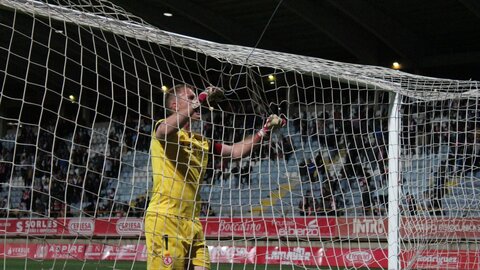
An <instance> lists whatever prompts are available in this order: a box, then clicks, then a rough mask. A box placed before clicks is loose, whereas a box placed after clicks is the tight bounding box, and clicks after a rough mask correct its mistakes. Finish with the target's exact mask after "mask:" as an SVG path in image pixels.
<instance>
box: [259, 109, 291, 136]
mask: <svg viewBox="0 0 480 270" xmlns="http://www.w3.org/2000/svg"><path fill="white" fill-rule="evenodd" d="M286 124H287V120H285V119H283V118H280V117H279V116H278V115H276V114H271V115H270V116H269V117H268V118H267V121H266V122H265V125H263V128H262V129H260V131H258V133H257V134H258V136H260V137H265V136H268V135H270V132H271V131H273V130H275V129H278V128H281V127H283V126H285V125H286Z"/></svg>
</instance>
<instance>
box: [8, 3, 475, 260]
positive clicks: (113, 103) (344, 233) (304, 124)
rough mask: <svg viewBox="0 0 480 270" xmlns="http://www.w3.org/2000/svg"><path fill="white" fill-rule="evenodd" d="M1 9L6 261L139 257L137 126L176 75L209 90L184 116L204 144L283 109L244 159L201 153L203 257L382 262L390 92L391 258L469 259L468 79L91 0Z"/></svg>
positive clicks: (143, 169) (143, 144)
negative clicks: (206, 253) (173, 28)
mask: <svg viewBox="0 0 480 270" xmlns="http://www.w3.org/2000/svg"><path fill="white" fill-rule="evenodd" d="M0 5H1V8H0V12H1V16H0V29H1V33H2V34H1V35H0V59H2V61H0V84H1V85H2V92H1V94H0V123H1V125H0V134H1V138H0V139H1V147H0V150H1V162H0V165H1V167H0V182H1V187H2V190H1V194H0V195H1V198H3V199H2V205H1V208H0V211H1V215H2V216H3V217H5V218H8V219H5V220H3V221H2V222H3V223H2V225H1V229H2V230H4V231H5V234H4V245H3V247H2V246H0V249H2V248H3V251H2V252H3V253H2V254H3V256H4V258H5V259H6V260H4V268H8V265H9V263H10V260H7V258H8V259H11V258H14V257H20V258H21V261H22V265H23V266H24V267H28V266H29V265H35V263H38V262H40V263H41V264H42V265H47V264H48V265H50V264H51V263H52V262H53V263H56V262H58V264H60V265H62V268H64V269H69V267H72V264H73V263H76V262H80V265H83V266H85V265H89V264H92V263H97V264H98V263H105V262H104V260H105V259H107V260H108V261H111V262H112V263H113V265H117V264H118V265H120V264H121V262H122V261H124V260H127V261H129V262H130V264H128V266H129V267H131V268H135V267H144V265H143V264H142V262H143V261H145V259H146V254H145V252H146V251H145V247H144V238H143V234H142V232H143V220H142V219H143V216H144V211H145V209H146V206H147V204H148V200H149V195H150V194H149V192H150V191H151V187H152V179H151V178H152V172H151V160H150V154H149V151H150V137H151V135H150V134H151V131H152V126H153V123H154V120H158V119H161V118H163V117H164V116H165V108H164V107H163V105H162V100H163V91H162V87H164V86H165V87H170V86H173V85H175V84H178V83H188V84H191V85H194V86H196V87H197V88H198V89H205V87H207V86H209V85H215V86H218V87H221V88H222V89H224V90H225V100H223V101H221V102H220V103H218V104H217V105H215V106H214V107H213V110H208V109H207V108H203V107H202V121H201V122H197V123H193V128H194V130H196V131H197V132H199V133H201V134H203V135H204V136H206V137H207V138H210V139H213V140H215V141H223V142H225V143H226V144H231V143H235V142H238V141H241V140H242V139H243V138H245V137H247V136H249V135H252V134H254V133H255V132H256V131H257V130H258V129H259V128H261V126H262V125H263V122H264V121H265V118H266V117H267V116H268V115H270V114H272V113H275V114H278V115H283V116H284V117H286V118H287V119H288V122H287V125H286V126H285V127H283V128H282V129H281V130H280V131H279V132H277V133H275V134H273V135H272V138H271V139H270V140H269V141H265V142H264V143H262V144H261V145H259V146H258V147H257V148H256V149H255V151H253V152H252V154H251V155H249V156H247V157H244V158H242V159H239V160H232V159H229V158H221V157H220V156H217V155H213V156H212V158H211V159H209V161H210V163H209V165H208V170H207V172H206V175H205V179H204V180H203V181H202V184H201V187H200V189H199V193H200V196H201V198H202V216H203V218H202V222H203V226H204V230H205V234H206V237H207V243H208V245H209V249H210V254H211V259H212V263H213V264H215V265H218V266H219V267H226V268H228V269H230V268H231V267H233V265H234V264H243V263H247V264H251V265H254V267H260V266H259V265H263V264H266V265H270V266H272V267H279V266H278V265H282V264H292V265H296V266H301V267H315V266H322V267H327V268H335V267H366V268H386V263H387V258H388V253H387V249H388V242H387V232H388V229H387V220H388V218H395V217H391V216H390V217H389V215H388V211H387V210H388V181H389V177H388V175H389V170H388V167H389V165H388V157H389V148H388V147H389V146H391V144H392V143H391V142H389V136H388V122H389V121H392V119H391V117H389V116H390V114H389V113H390V108H391V99H390V95H392V93H394V94H399V95H401V96H402V99H401V101H402V103H401V106H400V115H401V119H400V122H401V125H400V138H399V145H395V146H396V147H398V148H399V149H400V154H401V156H400V175H401V179H400V181H399V183H398V185H399V186H400V190H401V191H400V192H399V194H400V199H399V201H397V202H394V203H396V204H398V205H399V208H400V213H401V218H400V232H399V235H400V243H399V245H400V250H401V253H400V260H401V264H402V268H442V269H445V268H451V269H457V268H465V269H470V268H472V269H473V268H475V267H477V266H478V262H477V260H476V259H475V257H476V253H475V252H476V250H478V246H477V245H478V243H477V240H476V239H477V238H478V233H479V232H478V230H477V227H478V224H479V223H478V216H479V210H480V208H479V204H478V200H476V199H475V197H476V196H475V195H476V193H477V191H478V190H477V188H478V187H477V186H479V184H478V183H480V181H479V180H478V178H479V177H480V175H479V174H478V167H479V166H478V165H479V164H478V162H479V161H478V160H477V158H476V156H477V153H478V147H477V146H476V145H477V144H476V142H477V138H478V137H477V136H478V135H477V129H478V127H477V121H478V120H477V115H478V113H477V112H478V110H477V106H478V95H479V90H478V82H476V81H457V80H448V79H438V78H429V77H422V76H416V75H412V74H407V73H402V72H400V71H395V70H391V69H386V68H381V67H374V66H363V65H354V64H347V63H339V62H334V61H328V60H323V59H318V58H310V57H305V56H299V55H292V54H286V53H279V52H272V51H266V50H261V49H252V48H247V47H241V46H235V45H224V44H218V43H214V42H208V41H204V40H199V39H194V38H190V37H186V36H182V35H178V34H174V33H169V32H165V31H162V30H159V29H157V28H155V27H153V26H151V25H149V24H148V23H146V22H144V21H143V20H141V19H140V18H138V17H136V16H134V15H132V14H129V13H127V12H126V11H124V10H123V9H121V8H120V7H118V6H115V5H113V4H112V3H110V2H107V1H30V0H24V1H8V0H0ZM13 218H17V219H15V221H11V220H13ZM17 237H20V238H21V239H22V241H20V242H18V241H15V240H14V239H16V238H17ZM65 258H67V259H70V260H67V261H61V260H62V259H65ZM32 267H34V266H32ZM113 267H115V266H113Z"/></svg>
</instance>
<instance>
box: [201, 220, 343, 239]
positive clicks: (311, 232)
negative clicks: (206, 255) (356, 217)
mask: <svg viewBox="0 0 480 270" xmlns="http://www.w3.org/2000/svg"><path fill="white" fill-rule="evenodd" d="M201 221H202V224H203V229H204V231H205V235H206V237H232V236H234V237H300V238H324V237H335V236H336V235H337V230H336V228H337V226H336V218H313V217H305V218H255V217H249V218H208V219H202V220H201Z"/></svg>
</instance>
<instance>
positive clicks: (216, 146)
mask: <svg viewBox="0 0 480 270" xmlns="http://www.w3.org/2000/svg"><path fill="white" fill-rule="evenodd" d="M222 147H223V144H221V143H217V142H214V143H213V153H214V154H221V153H222Z"/></svg>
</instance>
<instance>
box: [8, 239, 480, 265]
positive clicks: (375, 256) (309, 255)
mask: <svg viewBox="0 0 480 270" xmlns="http://www.w3.org/2000/svg"><path fill="white" fill-rule="evenodd" d="M208 249H209V251H210V258H211V261H212V263H234V264H271V265H279V264H282V265H286V264H288V265H300V266H309V267H312V266H314V267H320V266H323V267H348V268H351V267H353V268H363V267H365V268H366V267H368V268H387V267H388V259H387V254H388V251H387V250H386V249H373V250H370V249H364V248H362V249H348V248H320V247H299V246H295V247H284V246H282V247H275V246H272V247H265V246H260V247H232V246H209V247H208ZM0 255H2V256H3V257H4V258H29V259H36V260H50V259H75V260H136V261H146V259H147V258H146V249H145V245H119V246H112V245H102V244H19V243H7V244H4V245H0ZM478 255H480V254H479V253H477V252H474V251H465V250H463V251H462V250H450V251H447V250H437V251H434V250H422V251H418V250H417V251H411V252H403V253H402V254H401V264H402V267H405V266H406V265H407V262H408V265H409V266H411V267H412V269H464V270H476V269H479V267H480V263H479V259H478V258H477V257H478ZM410 260H413V261H410Z"/></svg>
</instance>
